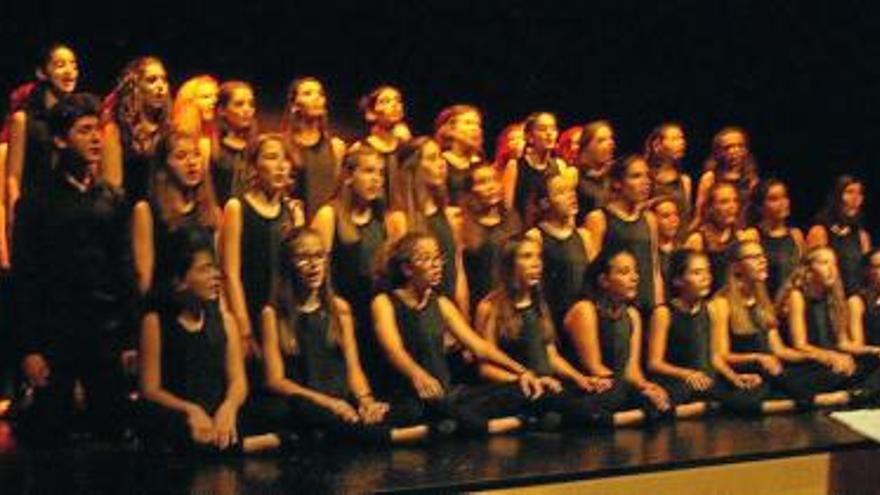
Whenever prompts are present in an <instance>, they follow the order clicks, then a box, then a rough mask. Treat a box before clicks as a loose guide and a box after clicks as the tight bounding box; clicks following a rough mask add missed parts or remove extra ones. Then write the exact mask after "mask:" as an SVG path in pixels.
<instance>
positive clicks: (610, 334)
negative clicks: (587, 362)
mask: <svg viewBox="0 0 880 495" xmlns="http://www.w3.org/2000/svg"><path fill="white" fill-rule="evenodd" d="M596 312H597V313H598V316H599V349H600V352H601V353H602V364H604V365H605V366H607V367H608V368H609V369H610V370H611V371H613V372H614V376H616V377H621V376H623V375H624V373H625V372H626V365H627V363H628V362H629V355H630V352H629V350H630V341H631V340H632V321H631V319H630V316H629V312H628V311H627V310H626V307H624V308H623V310H622V311H620V315H619V316H618V317H617V318H612V317H611V316H610V315H609V314H608V312H607V311H603V310H601V309H600V308H599V305H598V304H597V305H596Z"/></svg>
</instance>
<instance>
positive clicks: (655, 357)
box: [648, 306, 696, 380]
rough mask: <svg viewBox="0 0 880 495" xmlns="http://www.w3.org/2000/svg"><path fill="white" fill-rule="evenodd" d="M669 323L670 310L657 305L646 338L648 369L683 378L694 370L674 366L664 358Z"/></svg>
mask: <svg viewBox="0 0 880 495" xmlns="http://www.w3.org/2000/svg"><path fill="white" fill-rule="evenodd" d="M670 324H671V312H670V311H669V308H668V307H667V306H658V307H657V308H656V309H655V310H654V313H653V314H652V315H651V332H650V336H649V340H648V369H649V370H651V371H652V372H654V373H659V374H661V375H668V376H672V377H675V378H678V379H679V380H685V379H687V377H688V376H689V375H690V374H691V373H693V372H694V371H696V370H692V369H690V368H683V367H681V366H675V365H674V364H671V363H669V362H668V361H667V360H666V346H667V338H668V336H669V326H670Z"/></svg>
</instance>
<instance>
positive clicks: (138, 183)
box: [122, 143, 156, 204]
mask: <svg viewBox="0 0 880 495" xmlns="http://www.w3.org/2000/svg"><path fill="white" fill-rule="evenodd" d="M154 160H156V157H155V154H154V153H151V152H140V151H137V150H135V149H134V148H133V147H132V146H131V144H130V143H129V144H123V148H122V168H123V172H122V188H123V189H124V190H125V198H126V199H127V200H128V202H129V203H131V204H135V203H137V202H138V201H142V200H145V199H147V198H148V197H149V191H150V175H151V173H152V170H153V162H154Z"/></svg>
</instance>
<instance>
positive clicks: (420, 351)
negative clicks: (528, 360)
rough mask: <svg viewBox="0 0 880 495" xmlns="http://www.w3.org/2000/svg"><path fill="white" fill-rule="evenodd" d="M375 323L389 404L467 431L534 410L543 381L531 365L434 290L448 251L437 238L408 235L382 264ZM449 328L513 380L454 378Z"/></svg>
mask: <svg viewBox="0 0 880 495" xmlns="http://www.w3.org/2000/svg"><path fill="white" fill-rule="evenodd" d="M380 271H381V273H380V279H379V280H380V283H381V285H382V287H381V291H380V292H379V293H378V295H377V296H376V297H375V298H374V299H373V304H372V310H373V324H374V327H375V329H376V332H377V336H378V339H379V343H380V344H381V346H382V349H383V350H384V351H385V354H386V355H387V357H388V361H389V362H390V364H391V366H392V368H393V369H394V371H393V372H391V373H390V375H391V376H387V377H384V378H385V380H384V383H385V384H386V386H387V387H388V388H387V390H389V395H390V396H389V397H388V398H389V399H390V402H391V404H392V405H391V407H392V409H393V408H394V407H401V408H405V409H406V411H407V412H408V413H409V414H412V416H413V417H418V418H423V419H425V420H428V421H432V422H435V421H436V423H437V424H438V425H439V424H442V423H447V424H449V423H450V421H449V420H451V422H454V423H457V425H458V426H459V427H460V429H461V431H462V432H469V433H474V434H485V433H499V432H503V431H509V430H512V429H516V428H519V427H520V426H522V421H521V420H520V419H519V418H517V417H514V416H515V415H519V414H522V413H524V412H526V410H527V409H529V405H530V402H532V401H534V400H535V399H537V398H539V397H540V396H541V395H542V394H543V389H544V386H543V384H542V383H541V381H540V380H539V379H538V377H536V376H535V374H534V373H532V372H531V371H530V370H529V369H528V368H526V367H525V366H523V365H522V364H520V363H518V362H516V361H514V360H513V359H511V358H510V357H509V356H508V355H507V354H505V353H504V352H502V351H501V350H499V349H498V348H497V347H496V346H494V345H491V344H489V343H488V342H486V341H485V340H483V339H482V338H480V336H479V335H477V333H476V332H474V330H473V329H472V328H471V327H470V325H468V323H467V320H466V318H465V317H464V315H462V314H461V312H460V311H459V310H458V308H457V307H456V306H455V303H453V302H452V301H451V300H450V299H449V298H448V297H446V296H445V295H442V294H438V293H437V288H438V287H439V286H440V283H441V279H442V275H443V257H442V255H441V251H440V247H439V245H438V243H437V240H436V239H435V238H434V237H432V236H430V235H427V234H422V233H409V234H406V235H405V236H404V237H402V238H401V239H399V240H398V241H397V242H395V243H394V244H393V245H392V246H391V247H390V251H389V252H388V253H387V260H386V261H385V263H384V265H383V267H382V269H381V270H380ZM444 329H445V330H446V331H449V333H450V334H451V336H452V337H454V338H455V339H456V340H457V341H459V342H460V343H461V344H462V345H463V346H464V347H465V348H467V349H468V350H469V351H471V352H472V353H473V354H474V355H475V356H476V357H477V359H479V360H481V361H485V362H489V363H492V364H494V365H496V366H497V367H499V368H501V369H504V370H507V371H508V372H510V374H511V378H512V380H511V381H510V382H508V383H494V384H481V385H473V386H469V385H461V384H456V383H454V382H453V379H452V374H451V372H450V369H449V366H448V364H447V361H446V355H445V352H444V351H445V350H444V342H443V340H444Z"/></svg>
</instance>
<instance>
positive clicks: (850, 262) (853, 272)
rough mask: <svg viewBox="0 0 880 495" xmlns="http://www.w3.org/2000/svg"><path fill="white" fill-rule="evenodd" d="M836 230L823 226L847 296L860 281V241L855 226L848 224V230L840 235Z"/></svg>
mask: <svg viewBox="0 0 880 495" xmlns="http://www.w3.org/2000/svg"><path fill="white" fill-rule="evenodd" d="M836 230H837V229H832V228H831V226H828V225H826V226H825V231H826V232H828V246H829V247H831V249H833V250H834V253H835V254H836V255H837V265H838V266H839V267H840V278H841V281H842V282H843V290H844V291H845V292H846V295H847V296H849V295H851V294H853V293H854V292H855V291H856V290H857V289H858V288H859V285H860V284H861V282H862V243H861V240H860V238H859V228H858V227H857V226H855V225H850V226H849V232H847V233H846V234H842V235H841V234H837V233H836V232H835V231H836Z"/></svg>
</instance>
